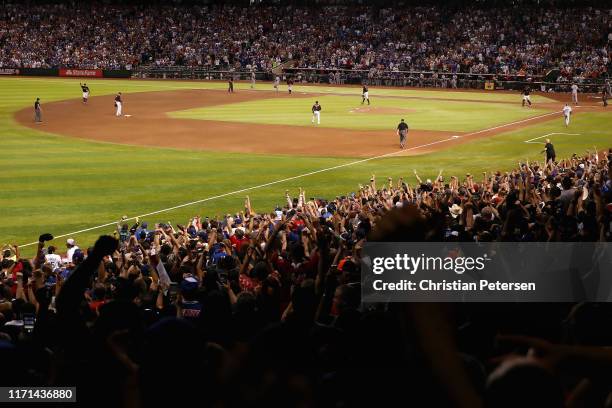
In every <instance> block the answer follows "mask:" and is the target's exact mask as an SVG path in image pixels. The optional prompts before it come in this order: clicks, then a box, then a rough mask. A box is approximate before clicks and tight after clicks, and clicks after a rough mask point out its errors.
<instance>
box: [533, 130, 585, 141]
mask: <svg viewBox="0 0 612 408" xmlns="http://www.w3.org/2000/svg"><path fill="white" fill-rule="evenodd" d="M552 135H568V136H579V135H580V133H563V132H553V133H547V134H545V135H542V136H538V137H534V138H533V139H529V140H525V141H524V142H523V143H534V142H533V141H534V140H537V139H541V138H543V137H546V136H552ZM535 143H537V144H541V143H542V142H535Z"/></svg>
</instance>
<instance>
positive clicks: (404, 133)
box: [397, 119, 408, 149]
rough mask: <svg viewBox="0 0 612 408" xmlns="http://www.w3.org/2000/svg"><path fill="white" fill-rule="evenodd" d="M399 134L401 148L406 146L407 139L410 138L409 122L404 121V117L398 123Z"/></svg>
mask: <svg viewBox="0 0 612 408" xmlns="http://www.w3.org/2000/svg"><path fill="white" fill-rule="evenodd" d="M397 135H398V136H399V140H400V148H401V149H403V148H405V147H406V139H407V138H408V124H407V123H406V122H404V119H402V120H401V121H400V123H399V125H397Z"/></svg>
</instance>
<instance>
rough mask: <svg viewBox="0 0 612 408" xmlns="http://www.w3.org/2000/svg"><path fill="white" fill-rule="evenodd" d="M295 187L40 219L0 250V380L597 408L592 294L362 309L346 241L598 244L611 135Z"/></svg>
mask: <svg viewBox="0 0 612 408" xmlns="http://www.w3.org/2000/svg"><path fill="white" fill-rule="evenodd" d="M409 179H410V180H409ZM306 197H307V194H306V192H305V191H302V190H300V191H299V193H298V195H297V197H291V196H290V195H289V192H287V193H286V196H285V198H286V201H285V204H284V205H283V206H282V207H278V208H271V209H260V208H256V207H255V206H254V203H252V202H251V200H250V199H249V197H246V199H245V202H244V210H243V211H240V212H239V213H237V214H228V215H226V216H225V217H223V218H219V219H213V218H208V217H204V216H196V217H194V218H192V219H189V220H187V222H185V223H184V224H176V225H171V224H169V223H159V224H153V223H151V222H147V221H146V220H137V221H136V222H133V223H129V222H127V220H126V219H122V220H121V221H119V222H118V223H117V228H116V231H113V232H110V233H109V235H106V236H103V237H101V238H100V239H99V240H98V241H97V242H96V243H95V245H93V246H91V247H87V245H85V246H82V247H80V246H79V242H78V241H76V240H75V239H74V238H70V239H68V240H67V241H66V248H58V247H54V246H49V245H48V243H47V241H49V240H51V239H52V236H50V234H43V235H41V237H40V239H39V241H40V242H39V245H38V249H37V254H36V256H34V257H33V259H28V258H24V257H22V256H21V255H20V253H19V251H20V249H19V248H18V247H16V246H12V245H9V246H7V247H5V248H3V251H2V259H1V267H2V270H1V271H0V361H2V368H3V369H2V370H1V371H0V373H1V374H0V378H1V379H0V383H1V384H4V385H7V384H10V385H25V384H27V385H70V386H77V390H78V391H77V392H78V401H79V403H80V404H82V405H83V406H88V407H91V406H104V407H108V406H124V407H144V406H164V405H167V404H171V405H176V406H181V405H184V404H186V403H187V402H186V401H189V400H193V399H195V400H196V401H198V404H199V405H203V406H217V407H219V406H241V407H260V406H283V407H289V406H295V407H298V406H300V407H304V406H329V407H338V406H368V405H369V406H374V405H377V406H391V405H394V403H395V402H396V398H400V399H402V400H407V401H427V404H426V405H427V406H461V407H479V406H491V407H516V406H527V407H561V406H588V407H597V406H601V407H603V406H606V405H605V403H606V401H607V400H609V397H610V391H611V390H612V388H611V387H610V386H611V384H610V374H611V373H612V353H611V352H610V351H609V350H610V349H609V348H607V347H604V346H608V347H609V346H610V345H612V330H611V328H612V307H610V306H609V304H589V303H581V304H540V305H537V304H530V305H528V306H523V305H521V304H496V305H486V307H483V306H482V305H478V304H476V305H469V304H464V305H447V306H441V305H436V304H414V305H411V304H404V305H397V304H388V305H385V304H376V305H367V306H366V305H362V304H361V303H360V256H361V251H362V248H363V245H364V243H365V242H366V241H457V242H473V241H479V242H488V241H511V242H535V241H547V242H556V241H576V242H596V241H606V242H609V241H611V240H612V235H611V232H612V231H611V230H610V228H611V225H612V149H610V150H609V151H608V152H599V153H596V152H590V153H587V154H586V155H585V156H582V157H579V156H573V157H571V158H567V159H565V160H561V161H559V162H552V161H550V162H549V163H543V162H525V163H521V164H520V167H519V168H516V169H514V170H513V171H510V172H495V173H492V174H486V173H485V174H482V175H479V176H476V175H470V174H468V175H466V176H465V178H458V177H452V176H451V177H447V176H445V175H444V174H442V172H441V173H440V174H439V175H438V177H436V178H435V179H432V180H430V179H421V178H420V176H419V175H418V173H417V172H414V174H411V175H410V177H406V178H405V179H399V180H391V179H383V180H380V179H377V178H376V177H374V176H372V178H371V180H370V182H369V183H367V184H365V185H362V186H359V189H358V190H357V191H356V192H354V193H350V194H348V195H346V196H341V197H338V198H336V199H330V200H325V199H307V198H306ZM268 210H269V211H268ZM500 335H501V337H500ZM418 398H425V399H424V400H419V399H418ZM572 404H573V405H572ZM580 404H582V405H580Z"/></svg>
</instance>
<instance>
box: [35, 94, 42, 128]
mask: <svg viewBox="0 0 612 408" xmlns="http://www.w3.org/2000/svg"><path fill="white" fill-rule="evenodd" d="M34 122H36V123H42V108H41V107H40V98H36V101H34Z"/></svg>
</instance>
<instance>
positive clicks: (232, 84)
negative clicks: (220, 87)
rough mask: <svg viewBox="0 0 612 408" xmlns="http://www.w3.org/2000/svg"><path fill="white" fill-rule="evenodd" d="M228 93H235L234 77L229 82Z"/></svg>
mask: <svg viewBox="0 0 612 408" xmlns="http://www.w3.org/2000/svg"><path fill="white" fill-rule="evenodd" d="M227 92H229V93H234V79H233V78H232V77H230V78H229V79H228V80H227Z"/></svg>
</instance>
